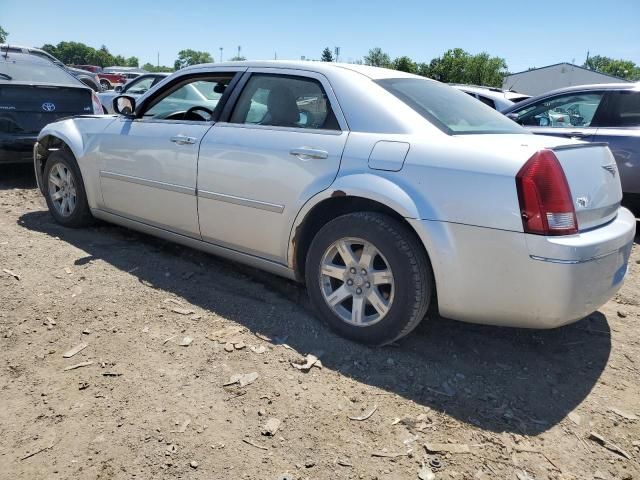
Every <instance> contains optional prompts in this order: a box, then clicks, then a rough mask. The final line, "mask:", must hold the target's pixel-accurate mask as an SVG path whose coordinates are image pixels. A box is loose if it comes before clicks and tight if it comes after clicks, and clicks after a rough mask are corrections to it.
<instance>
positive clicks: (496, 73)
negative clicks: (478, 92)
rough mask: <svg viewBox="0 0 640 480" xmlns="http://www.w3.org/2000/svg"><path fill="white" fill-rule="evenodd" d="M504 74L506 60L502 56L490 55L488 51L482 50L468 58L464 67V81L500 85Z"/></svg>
mask: <svg viewBox="0 0 640 480" xmlns="http://www.w3.org/2000/svg"><path fill="white" fill-rule="evenodd" d="M506 74H507V62H506V61H505V60H504V58H500V57H490V56H489V54H488V53H485V52H482V53H479V54H477V55H473V56H471V57H470V58H469V60H468V62H467V67H466V69H465V83H471V84H474V85H486V86H489V87H502V80H504V77H505V75H506Z"/></svg>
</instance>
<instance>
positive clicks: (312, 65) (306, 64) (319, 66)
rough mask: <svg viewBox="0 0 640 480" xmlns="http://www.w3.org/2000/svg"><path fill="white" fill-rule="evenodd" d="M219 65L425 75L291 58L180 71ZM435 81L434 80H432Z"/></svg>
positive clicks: (391, 75) (378, 76) (372, 75)
mask: <svg viewBox="0 0 640 480" xmlns="http://www.w3.org/2000/svg"><path fill="white" fill-rule="evenodd" d="M220 67H246V68H285V69H291V70H306V71H311V72H319V73H324V72H337V71H340V70H342V71H344V70H350V71H352V72H357V73H360V74H361V75H364V76H366V77H369V78H370V79H372V80H381V79H385V78H422V79H426V80H430V79H427V78H426V77H421V76H418V75H413V74H411V73H406V72H401V71H400V70H391V69H389V68H380V67H371V66H368V65H356V64H351V63H336V62H314V61H305V60H299V61H293V60H262V61H260V60H245V61H241V62H221V63H201V64H198V65H192V66H190V67H186V68H183V69H182V70H180V72H184V71H190V70H201V69H207V68H216V69H217V68H220ZM434 81H435V80H434Z"/></svg>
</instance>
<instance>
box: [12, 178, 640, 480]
mask: <svg viewBox="0 0 640 480" xmlns="http://www.w3.org/2000/svg"><path fill="white" fill-rule="evenodd" d="M34 187H35V186H34V183H33V180H32V175H31V171H30V169H29V168H28V167H25V168H19V169H16V168H15V167H12V168H8V167H4V168H2V169H0V479H2V480H5V479H132V478H141V479H164V478H167V479H168V478H183V479H225V480H226V479H264V480H276V479H281V480H284V479H380V480H382V479H417V478H421V479H422V480H424V479H432V478H435V479H436V480H440V479H460V480H462V479H478V480H480V479H514V480H530V479H536V480H541V479H576V480H582V479H640V420H639V418H638V417H639V416H640V355H639V353H640V340H639V334H640V322H638V319H639V315H640V264H639V263H640V248H639V247H638V246H636V247H634V251H633V254H632V260H631V265H630V273H629V275H628V277H627V280H626V284H625V286H624V287H623V289H622V290H621V292H620V293H619V294H618V296H617V297H616V298H615V300H613V301H611V302H609V303H608V304H607V305H605V306H604V307H603V308H601V309H600V311H599V312H597V313H594V314H593V315H591V316H590V317H589V318H586V319H584V320H582V321H580V322H578V323H576V324H574V325H570V326H567V327H564V328H560V329H557V330H553V331H525V330H515V329H501V328H493V327H484V326H478V325H468V324H463V323H458V322H453V321H449V320H444V319H439V318H436V319H430V320H429V321H425V322H423V324H422V325H421V326H420V327H419V328H418V331H417V332H415V333H414V334H412V335H411V336H410V337H409V338H407V339H406V340H403V341H402V342H400V343H399V344H398V345H395V346H391V347H386V348H367V347H363V346H360V345H356V344H353V343H351V342H348V341H346V340H343V339H341V338H339V337H337V336H335V335H334V334H333V333H331V332H330V331H329V330H328V329H327V328H326V327H325V326H324V325H323V324H321V323H320V322H319V321H318V320H316V318H314V316H313V312H312V311H311V310H310V306H309V304H308V302H307V300H306V293H305V290H304V288H302V287H299V286H297V285H295V284H293V283H291V282H288V281H286V280H283V279H281V278H278V277H275V276H272V275H269V274H266V273H263V272H259V271H256V270H253V269H250V268H247V267H243V266H240V265H237V264H234V263H232V262H227V261H224V260H221V259H218V258H215V257H212V256H208V255H205V254H203V253H200V252H197V251H194V250H191V249H188V248H183V247H180V246H177V245H173V244H170V243H167V242H164V241H160V240H157V239H154V238H152V237H148V236H145V235H141V234H137V233H134V232H132V231H129V230H126V229H123V228H119V227H115V226H110V225H106V224H99V225H97V226H95V227H93V228H90V229H85V230H68V229H65V228H62V227H60V226H58V225H57V224H55V223H54V222H53V219H52V218H51V216H50V215H49V214H48V212H47V211H46V208H45V204H44V201H43V200H42V198H41V196H40V195H39V194H38V192H36V190H35V188H34ZM470 268H471V266H470ZM233 327H238V328H236V329H235V330H234V328H233ZM223 329H225V330H223ZM185 337H189V338H190V339H192V342H191V343H190V344H189V345H188V346H182V345H180V344H181V343H189V339H188V338H187V339H186V340H185ZM82 344H86V348H84V349H83V350H81V351H80V352H79V353H77V354H75V355H74V356H72V357H70V358H63V354H65V353H66V352H68V351H70V350H71V349H72V348H74V347H76V346H81V345H82ZM228 350H229V351H228ZM309 353H311V354H315V355H317V356H318V357H320V360H321V368H320V365H315V366H312V367H311V368H310V369H309V371H303V370H299V369H297V368H295V367H294V366H293V365H292V363H302V362H303V360H304V358H305V356H306V355H307V354H309ZM73 366H76V367H77V368H75V369H69V367H73ZM254 372H255V374H257V378H256V375H255V374H254ZM237 374H244V375H245V376H243V377H238V376H236V377H235V378H232V377H233V376H234V375H237ZM232 381H235V383H234V384H231V385H226V384H228V383H231V382H232ZM241 384H242V385H241ZM271 419H277V420H271ZM278 421H279V425H278ZM265 434H266V435H265ZM593 434H596V435H599V436H600V437H596V436H594V435H593ZM599 438H600V440H598V439H599ZM425 445H427V446H425ZM430 472H433V473H434V474H435V476H432V475H431V473H430Z"/></svg>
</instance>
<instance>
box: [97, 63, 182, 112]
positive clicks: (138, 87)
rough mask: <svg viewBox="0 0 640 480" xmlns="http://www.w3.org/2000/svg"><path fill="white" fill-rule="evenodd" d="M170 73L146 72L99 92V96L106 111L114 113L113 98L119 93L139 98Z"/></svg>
mask: <svg viewBox="0 0 640 480" xmlns="http://www.w3.org/2000/svg"><path fill="white" fill-rule="evenodd" d="M169 75H170V74H169V73H146V74H144V75H140V76H139V77H136V78H134V79H133V80H130V81H129V82H127V83H125V84H124V85H117V86H116V88H115V89H113V90H108V91H106V92H102V93H100V94H98V98H99V99H100V101H101V102H102V107H103V108H104V113H114V111H113V99H114V98H115V97H117V96H118V95H122V94H127V95H129V96H131V97H133V98H138V97H139V96H140V95H142V94H143V93H146V91H147V90H149V89H150V88H151V87H153V86H154V85H156V84H157V83H158V82H160V81H161V80H163V79H165V78H166V77H167V76H169Z"/></svg>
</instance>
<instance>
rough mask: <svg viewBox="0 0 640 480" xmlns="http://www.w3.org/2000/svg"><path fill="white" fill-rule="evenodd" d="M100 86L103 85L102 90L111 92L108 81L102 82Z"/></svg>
mask: <svg viewBox="0 0 640 480" xmlns="http://www.w3.org/2000/svg"><path fill="white" fill-rule="evenodd" d="M100 85H102V88H103V89H104V90H111V84H110V83H109V81H108V80H104V79H102V80H100Z"/></svg>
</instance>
